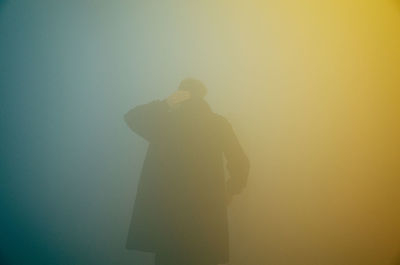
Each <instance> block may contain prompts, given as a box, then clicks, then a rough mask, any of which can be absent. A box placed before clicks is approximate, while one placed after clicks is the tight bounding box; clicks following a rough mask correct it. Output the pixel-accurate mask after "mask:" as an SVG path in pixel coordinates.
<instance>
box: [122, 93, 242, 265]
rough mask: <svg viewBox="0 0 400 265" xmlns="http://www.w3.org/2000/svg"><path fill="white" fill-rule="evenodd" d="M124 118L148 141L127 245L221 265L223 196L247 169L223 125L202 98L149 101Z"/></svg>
mask: <svg viewBox="0 0 400 265" xmlns="http://www.w3.org/2000/svg"><path fill="white" fill-rule="evenodd" d="M184 106H185V105H184ZM124 118H125V121H126V123H127V124H128V126H129V127H130V128H131V129H132V131H133V132H135V133H136V134H138V135H140V136H141V137H143V138H144V139H145V140H147V141H148V142H149V146H148V150H147V154H146V158H145V161H144V164H143V168H142V172H141V177H140V181H139V184H138V188H137V193H136V199H135V204H134V208H133V214H132V218H131V224H130V228H129V233H128V239H127V248H128V249H136V250H141V251H149V252H155V253H176V254H177V255H182V253H185V254H186V255H190V256H192V257H202V258H203V259H207V261H209V262H213V263H215V264H217V263H226V262H227V261H228V257H229V249H228V223H227V205H226V198H227V195H229V194H231V195H235V194H238V193H240V192H241V191H242V189H243V188H244V186H245V184H246V181H247V175H248V171H249V161H248V158H247V157H246V155H245V153H244V152H243V150H242V147H241V146H240V144H239V142H238V139H237V137H236V136H235V134H234V131H233V129H232V127H231V125H230V123H229V122H228V121H227V120H226V119H225V118H223V117H222V116H220V115H218V114H216V113H214V112H212V111H211V109H210V107H209V105H208V104H207V103H206V102H205V101H204V100H197V101H194V103H192V104H187V105H186V107H182V108H181V109H179V110H173V111H172V110H171V109H170V108H169V106H168V104H167V103H166V101H165V100H155V101H152V102H150V103H148V104H145V105H140V106H137V107H135V108H133V109H131V110H130V111H129V112H127V113H126V114H125V116H124ZM224 157H225V159H224ZM225 161H226V163H225ZM225 165H226V168H227V172H228V173H229V178H227V180H226V179H225V170H224V166H225Z"/></svg>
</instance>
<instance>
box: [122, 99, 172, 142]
mask: <svg viewBox="0 0 400 265" xmlns="http://www.w3.org/2000/svg"><path fill="white" fill-rule="evenodd" d="M168 108H169V107H168V104H167V103H166V101H165V100H154V101H152V102H150V103H147V104H143V105H139V106H136V107H134V108H133V109H131V110H129V111H128V112H127V113H126V114H125V115H124V120H125V122H126V123H127V124H128V126H129V128H130V129H131V130H132V131H133V132H135V133H136V134H138V135H140V136H141V137H143V138H144V139H146V140H147V141H149V142H153V141H155V140H157V139H159V138H160V136H161V132H162V128H163V126H164V123H165V118H166V115H167V113H168Z"/></svg>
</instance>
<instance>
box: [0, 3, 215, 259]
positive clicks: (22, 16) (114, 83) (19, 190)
mask: <svg viewBox="0 0 400 265" xmlns="http://www.w3.org/2000/svg"><path fill="white" fill-rule="evenodd" d="M143 3H145V2H142V3H140V2H133V1H82V0H79V1H77V0H69V1H50V0H48V1H46V0H35V1H31V0H19V1H18V0H17V1H2V3H1V5H0V121H1V122H0V131H1V148H0V152H1V158H0V174H1V177H0V181H1V183H0V207H1V218H0V235H1V236H0V250H1V253H0V259H2V261H1V262H2V263H1V264H19V265H23V264H40V265H45V264H60V265H62V264H73V265H79V264H85V265H86V264H98V265H100V264H141V265H146V264H152V256H151V255H149V254H145V253H139V252H135V251H127V250H125V248H124V244H125V239H126V235H127V231H128V226H129V221H130V215H131V211H132V207H133V202H134V197H135V192H136V185H137V182H138V177H139V173H140V169H141V165H142V162H143V159H144V154H145V150H146V147H147V143H146V142H145V141H143V140H142V139H140V138H139V137H135V136H134V135H133V134H132V133H131V132H130V131H129V129H128V127H127V126H126V125H125V124H124V122H123V114H124V113H125V112H126V111H128V110H129V109H130V108H131V107H133V106H135V105H137V104H141V103H146V102H149V101H151V100H153V99H162V98H165V97H166V96H167V95H168V94H170V93H171V92H172V91H173V90H175V89H176V88H177V86H178V84H179V81H180V80H181V79H182V78H184V77H186V76H191V75H192V74H195V75H196V74H200V75H197V77H199V78H203V80H204V78H205V77H206V76H205V75H203V76H201V73H205V72H206V70H207V68H206V67H203V68H196V67H197V66H195V65H196V63H194V62H195V61H196V60H197V59H198V58H201V57H202V56H201V54H198V53H196V54H195V55H194V56H195V57H188V56H183V55H182V52H186V53H187V54H188V53H191V51H183V50H181V48H180V47H179V45H178V41H177V42H176V43H177V45H175V44H174V41H171V42H169V38H170V37H171V36H169V35H168V34H167V33H166V32H165V31H164V30H163V29H162V28H159V27H160V26H159V25H162V24H163V22H162V21H160V19H162V17H160V16H161V15H162V13H163V12H162V10H163V9H164V8H166V7H162V6H161V7H157V8H155V9H148V8H147V9H146V8H145V5H144V4H143ZM157 10H158V11H157ZM153 11H154V12H156V13H153ZM157 12H158V13H157ZM168 21H170V23H173V19H172V20H168ZM163 34H167V35H163ZM171 34H173V32H171ZM173 37H174V36H172V38H173ZM175 37H176V36H175ZM163 41H164V42H163ZM181 45H183V44H181ZM168 47H169V48H170V49H169V50H168ZM193 54H194V53H193ZM179 56H181V57H179ZM196 56H197V57H196ZM177 57H179V58H180V59H177ZM176 62H178V63H176ZM216 77H217V76H216V75H214V76H208V77H207V78H205V81H206V83H207V81H210V80H217V78H216ZM213 78H214V79H213Z"/></svg>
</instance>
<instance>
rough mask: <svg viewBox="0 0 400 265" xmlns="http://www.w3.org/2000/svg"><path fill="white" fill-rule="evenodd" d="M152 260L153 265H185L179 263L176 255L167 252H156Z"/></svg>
mask: <svg viewBox="0 0 400 265" xmlns="http://www.w3.org/2000/svg"><path fill="white" fill-rule="evenodd" d="M154 261H155V262H154V264H155V265H185V264H180V263H179V261H178V259H177V258H176V257H174V256H173V255H170V254H167V253H156V255H155V258H154Z"/></svg>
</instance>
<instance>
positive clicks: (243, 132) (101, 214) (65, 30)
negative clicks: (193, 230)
mask: <svg viewBox="0 0 400 265" xmlns="http://www.w3.org/2000/svg"><path fill="white" fill-rule="evenodd" d="M187 76H193V77H196V78H199V79H201V80H202V81H203V82H204V83H205V84H206V85H207V86H208V88H209V94H208V95H207V99H208V101H209V102H210V104H211V105H212V107H213V109H214V110H215V111H216V112H218V113H220V114H222V115H224V116H226V117H227V118H228V119H229V120H230V121H231V123H232V124H233V126H234V128H235V130H236V133H237V135H238V137H239V139H240V140H241V142H242V145H243V147H244V149H245V150H246V152H247V153H248V156H249V158H250V160H251V165H252V168H251V175H250V177H249V182H248V186H247V189H246V190H245V192H244V193H243V194H242V195H241V196H240V197H237V198H235V200H234V202H233V204H232V206H231V208H230V210H229V214H230V221H231V223H230V229H231V263H230V264H237V265H239V264H240V265H264V264H265V265H267V264H273V265H286V264H287V265H297V264H298V265H304V264H310V265H311V264H312V265H358V264H360V265H385V264H394V262H395V259H396V256H397V255H399V254H400V191H399V188H400V179H399V177H400V162H399V160H400V139H399V138H400V115H399V114H400V104H399V103H400V101H399V99H400V1H394V0H371V1H365V0H352V1H349V0H329V1H320V0H310V1H304V0H297V1H295V0H280V1H277V0H275V1H270V0H265V1H252V0H246V1H245V0H240V1H239V0H230V1H228V0H221V1H215V0H214V1H158V2H157V1H149V0H146V1H144V0H143V1H127V0H113V1H106V0H92V1H89V0H68V1H54V0H35V1H32V0H15V1H13V0H8V1H4V0H3V1H1V0H0V133H1V146H0V174H1V175H0V176H1V177H0V207H1V208H0V209H1V213H0V263H1V262H3V263H1V264H17V265H24V264H40V265H46V264H51V265H53V264H54V265H58V264H60V265H63V264H65V265H81V264H82V265H83V264H96V265H97V264H100V265H102V264H124V265H125V264H138V265H150V264H152V262H153V257H152V255H150V254H146V253H141V252H136V251H127V250H125V249H124V245H125V240H126V236H127V232H128V226H129V221H130V215H131V211H132V206H133V202H134V198H135V192H136V184H137V182H138V178H139V173H140V169H141V164H142V162H143V159H144V154H145V150H146V147H147V143H146V142H145V141H144V140H142V139H140V138H139V137H136V136H134V135H133V134H132V133H131V132H130V131H129V129H128V127H127V126H126V125H125V124H124V122H123V119H122V116H123V114H124V113H125V112H126V111H127V110H129V109H130V108H131V107H133V106H135V105H137V104H141V103H146V102H149V101H151V100H153V99H162V98H165V97H166V96H168V95H169V94H170V93H172V92H173V91H174V90H175V89H176V88H177V86H178V84H179V82H180V80H181V79H183V78H184V77H187Z"/></svg>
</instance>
